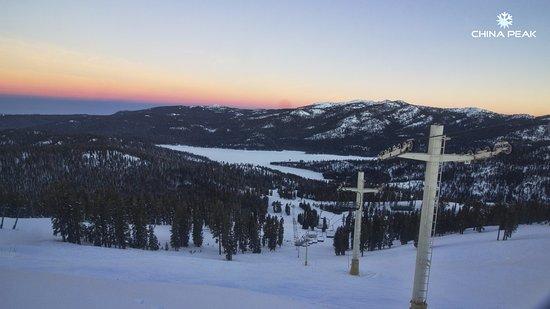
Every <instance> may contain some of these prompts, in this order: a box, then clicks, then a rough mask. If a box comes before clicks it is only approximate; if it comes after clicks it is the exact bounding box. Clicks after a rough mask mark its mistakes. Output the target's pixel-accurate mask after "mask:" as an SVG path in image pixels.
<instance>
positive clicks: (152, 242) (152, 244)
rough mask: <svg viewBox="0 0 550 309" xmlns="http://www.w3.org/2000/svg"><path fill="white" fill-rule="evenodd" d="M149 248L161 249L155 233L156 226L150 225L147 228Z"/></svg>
mask: <svg viewBox="0 0 550 309" xmlns="http://www.w3.org/2000/svg"><path fill="white" fill-rule="evenodd" d="M147 249H149V250H153V251H157V250H158V249H159V241H158V239H157V236H156V235H155V227H154V226H153V225H149V226H148V228H147Z"/></svg>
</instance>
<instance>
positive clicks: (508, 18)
mask: <svg viewBox="0 0 550 309" xmlns="http://www.w3.org/2000/svg"><path fill="white" fill-rule="evenodd" d="M512 18H513V17H512V15H510V13H507V12H502V13H500V14H498V15H497V24H498V25H499V26H500V28H508V27H510V26H511V25H512V23H513V19H512Z"/></svg>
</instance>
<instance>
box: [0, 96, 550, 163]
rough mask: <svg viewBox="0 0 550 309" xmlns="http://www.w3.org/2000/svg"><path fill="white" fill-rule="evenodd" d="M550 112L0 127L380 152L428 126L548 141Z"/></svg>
mask: <svg viewBox="0 0 550 309" xmlns="http://www.w3.org/2000/svg"><path fill="white" fill-rule="evenodd" d="M549 121H550V116H549V115H546V116H540V117H534V116H530V115H524V114H522V115H504V114H498V113H494V112H491V111H487V110H482V109H478V108H435V107H427V106H417V105H412V104H409V103H406V102H403V101H389V100H386V101H379V102H374V101H353V102H345V103H322V104H314V105H309V106H305V107H299V108H294V109H239V108H230V107H222V106H165V107H155V108H150V109H144V110H138V111H121V112H117V113H115V114H112V115H104V116H103V115H102V116H98V115H2V116H0V129H22V128H25V129H33V130H41V131H48V132H52V133H58V134H81V133H89V134H96V135H104V136H119V137H132V138H140V139H142V140H144V141H149V142H152V143H163V144H189V145H196V146H215V147H230V148H251V149H299V150H305V151H310V152H330V153H346V154H361V155H374V154H376V153H378V152H379V151H380V150H383V149H385V148H387V147H389V146H391V145H393V144H395V143H397V142H399V141H402V140H405V139H408V138H415V139H418V141H419V145H420V146H422V145H423V143H424V141H425V136H426V134H427V132H428V128H429V125H430V124H432V123H440V124H443V125H445V132H446V133H447V134H450V135H451V136H456V138H455V140H454V141H453V142H452V143H449V147H451V150H453V149H452V148H453V147H454V148H455V149H454V150H457V151H463V150H465V149H468V148H473V147H483V146H487V145H488V143H492V142H494V141H496V140H497V139H500V138H506V139H509V140H512V141H515V142H516V143H518V142H519V143H522V144H523V143H528V144H529V143H545V144H548V142H549V141H550V138H549V134H548V123H549Z"/></svg>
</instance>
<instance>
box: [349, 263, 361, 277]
mask: <svg viewBox="0 0 550 309" xmlns="http://www.w3.org/2000/svg"><path fill="white" fill-rule="evenodd" d="M349 274H350V275H353V276H359V259H351V269H350V270H349Z"/></svg>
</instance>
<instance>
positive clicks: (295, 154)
mask: <svg viewBox="0 0 550 309" xmlns="http://www.w3.org/2000/svg"><path fill="white" fill-rule="evenodd" d="M159 146H160V147H165V148H169V149H172V150H178V151H185V152H189V153H192V154H196V155H200V156H204V157H207V158H209V159H210V160H213V161H218V162H225V163H231V164H233V163H235V164H254V165H258V166H263V167H268V168H270V169H274V170H278V171H281V172H283V173H289V174H294V175H298V176H301V177H304V178H308V179H316V180H323V179H324V178H323V174H321V173H318V172H314V171H310V170H306V169H301V168H294V167H287V166H279V165H274V164H271V162H283V161H300V160H303V161H329V160H372V158H369V157H358V156H339V155H331V154H309V153H305V152H302V151H292V150H282V151H272V150H244V149H227V148H206V147H195V146H186V145H159Z"/></svg>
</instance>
